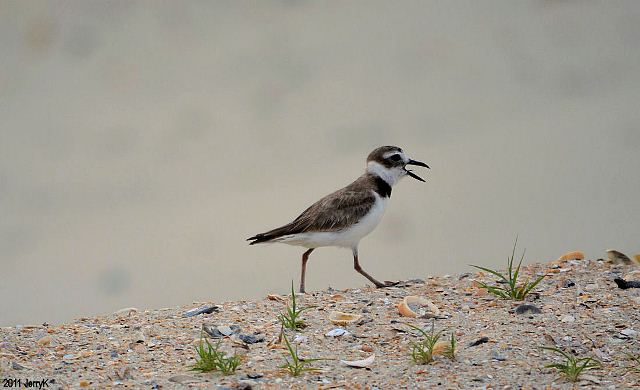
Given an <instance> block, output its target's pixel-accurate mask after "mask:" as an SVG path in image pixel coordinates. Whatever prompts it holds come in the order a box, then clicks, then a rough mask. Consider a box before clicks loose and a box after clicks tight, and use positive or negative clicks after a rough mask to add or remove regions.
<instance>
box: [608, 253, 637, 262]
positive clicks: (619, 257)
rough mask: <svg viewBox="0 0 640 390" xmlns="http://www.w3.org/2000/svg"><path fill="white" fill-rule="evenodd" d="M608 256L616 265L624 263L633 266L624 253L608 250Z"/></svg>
mask: <svg viewBox="0 0 640 390" xmlns="http://www.w3.org/2000/svg"><path fill="white" fill-rule="evenodd" d="M607 256H608V257H609V260H611V261H613V262H614V263H616V264H617V263H623V264H631V259H630V258H629V257H628V256H627V255H625V254H624V253H622V252H618V251H617V250H615V249H607Z"/></svg>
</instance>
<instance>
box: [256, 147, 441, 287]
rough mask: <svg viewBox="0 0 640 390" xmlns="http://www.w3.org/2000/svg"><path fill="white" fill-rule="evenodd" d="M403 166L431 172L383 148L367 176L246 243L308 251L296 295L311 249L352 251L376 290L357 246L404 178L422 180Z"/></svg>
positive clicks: (377, 151)
mask: <svg viewBox="0 0 640 390" xmlns="http://www.w3.org/2000/svg"><path fill="white" fill-rule="evenodd" d="M407 165H417V166H421V167H426V168H429V166H428V165H427V164H425V163H423V162H420V161H415V160H412V159H410V158H409V157H407V155H406V154H405V153H404V152H403V151H402V149H400V148H399V147H397V146H382V147H379V148H377V149H375V150H374V151H373V152H371V153H370V154H369V156H368V157H367V168H366V171H365V173H364V174H363V175H362V176H360V177H359V178H358V179H356V181H354V182H353V183H351V184H349V185H348V186H346V187H344V188H342V189H340V190H338V191H336V192H334V193H332V194H329V195H327V196H325V197H324V198H322V199H320V200H319V201H317V202H316V203H314V204H313V205H311V207H309V208H308V209H306V210H305V211H304V212H303V213H302V214H300V216H299V217H298V218H296V219H295V220H293V222H291V223H288V224H286V225H284V226H282V227H279V228H276V229H273V230H270V231H268V232H266V233H260V234H256V235H255V236H253V237H250V238H248V239H247V241H251V243H250V244H249V245H253V244H261V243H273V242H281V243H285V244H289V245H297V246H302V247H305V248H309V249H308V250H307V251H306V252H304V254H303V255H302V273H301V275H300V292H304V280H305V271H306V266H307V261H308V260H309V255H310V254H311V252H313V250H314V249H316V248H319V247H323V246H336V247H343V248H351V250H352V252H353V267H354V268H355V270H356V271H357V272H359V273H360V274H362V275H363V276H364V277H365V278H367V279H369V281H371V283H373V284H375V285H376V287H387V286H391V285H393V284H394V283H391V282H385V283H381V282H379V281H377V280H376V279H374V278H373V277H372V276H371V275H369V274H368V273H367V272H365V270H363V269H362V267H361V266H360V263H359V261H358V243H359V242H360V240H361V239H362V238H363V237H364V236H366V235H367V234H369V233H371V232H372V231H373V229H375V227H376V226H377V225H378V223H379V222H380V219H381V218H382V215H383V214H384V211H385V208H386V205H387V201H388V200H389V197H390V196H391V187H393V185H394V184H396V183H397V182H398V181H399V180H400V179H401V178H403V177H404V176H407V175H408V176H411V177H413V178H414V179H416V180H419V181H422V182H424V180H423V179H422V178H421V177H420V176H418V175H416V174H415V173H413V172H412V171H410V170H408V169H407Z"/></svg>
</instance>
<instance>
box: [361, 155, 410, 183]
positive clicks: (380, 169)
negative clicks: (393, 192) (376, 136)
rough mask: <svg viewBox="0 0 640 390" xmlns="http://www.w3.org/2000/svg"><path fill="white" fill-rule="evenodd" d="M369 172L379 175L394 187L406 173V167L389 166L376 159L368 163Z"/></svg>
mask: <svg viewBox="0 0 640 390" xmlns="http://www.w3.org/2000/svg"><path fill="white" fill-rule="evenodd" d="M367 173H368V174H370V175H373V176H377V177H379V178H380V179H382V180H383V181H384V182H385V183H387V185H389V187H393V186H394V185H395V184H396V183H397V182H398V181H399V180H400V179H401V178H402V177H403V176H404V175H405V172H404V169H403V168H401V167H395V168H387V167H385V166H383V165H382V164H380V163H378V162H375V161H369V162H368V163H367Z"/></svg>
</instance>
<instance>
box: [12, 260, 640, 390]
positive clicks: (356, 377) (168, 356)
mask: <svg viewBox="0 0 640 390" xmlns="http://www.w3.org/2000/svg"><path fill="white" fill-rule="evenodd" d="M541 273H548V276H547V277H546V278H545V279H544V280H543V281H542V283H540V284H539V285H538V287H537V288H536V289H535V290H534V293H532V294H531V295H529V297H528V298H527V302H526V303H528V304H531V305H534V306H535V307H537V308H538V309H540V310H541V313H539V314H533V313H530V312H529V313H525V314H518V313H517V312H516V310H515V309H516V307H517V306H518V305H520V304H522V303H523V302H515V301H510V300H505V299H500V298H496V297H494V296H492V295H488V294H486V291H485V290H483V289H481V288H479V287H478V285H477V281H478V280H485V281H490V280H492V279H491V278H490V277H489V276H488V275H487V274H483V273H474V274H462V275H457V276H444V277H426V278H425V279H424V280H421V279H416V280H413V281H408V282H402V283H400V284H399V285H398V286H396V287H392V288H386V289H374V288H371V287H364V288H360V289H351V290H345V291H337V290H328V291H321V292H313V293H309V294H304V295H298V304H299V305H302V306H313V308H311V309H309V310H307V311H305V312H304V313H303V315H302V318H303V320H304V321H305V322H306V324H307V327H306V328H304V329H302V330H300V331H298V332H293V331H287V332H286V335H287V338H288V339H289V340H291V341H292V342H293V343H294V345H295V346H296V347H297V348H298V353H299V355H300V356H301V357H303V358H323V359H327V360H322V361H317V362H314V363H313V366H314V367H317V368H318V369H319V370H318V371H315V372H306V373H303V374H302V375H300V376H299V377H292V376H290V375H289V374H288V373H287V372H286V371H284V370H283V369H281V368H280V366H281V365H282V364H283V363H284V360H285V357H287V356H288V354H287V351H286V349H285V348H284V346H283V345H282V343H278V336H279V334H280V331H281V326H280V324H279V322H278V320H277V318H276V316H277V313H279V312H282V311H284V310H285V305H286V302H287V301H288V298H289V297H281V296H277V295H273V296H270V297H265V298H264V299H262V300H258V301H251V302H249V301H237V302H224V303H223V302H196V303H194V304H192V305H187V306H183V307H174V308H165V309H159V310H144V311H142V310H137V309H134V308H131V309H123V310H120V311H118V312H116V313H113V314H111V315H108V316H102V317H92V318H80V319H77V320H76V321H74V322H72V323H68V324H64V325H60V326H51V325H47V324H43V325H38V326H21V327H10V328H1V330H0V335H1V340H2V341H1V342H0V360H1V370H2V371H1V373H0V377H2V379H3V382H4V385H5V387H6V386H7V385H8V384H10V383H9V382H7V381H10V380H21V381H22V382H21V385H22V386H23V387H24V386H25V381H27V380H34V381H36V380H43V379H44V380H48V382H46V385H47V386H48V388H80V387H84V388H163V389H173V388H185V387H189V388H214V389H215V388H287V387H292V388H304V387H308V388H325V389H326V388H370V389H376V388H379V389H395V388H416V387H419V388H434V387H439V388H492V389H498V388H503V389H507V388H512V389H516V388H526V389H538V388H572V386H573V384H571V383H569V382H568V381H567V380H566V379H564V378H562V377H560V376H559V375H558V372H556V371H555V370H553V369H548V368H544V366H545V365H546V364H550V363H553V362H558V361H559V359H558V358H557V356H556V355H554V354H553V353H550V352H546V351H544V350H542V349H541V348H540V346H543V345H547V346H549V345H551V346H557V347H558V348H561V349H563V350H565V351H569V352H573V353H575V354H576V355H577V356H578V357H592V358H594V359H597V360H599V361H600V362H601V363H602V366H601V368H596V369H592V370H588V371H585V372H584V374H583V375H582V379H581V380H579V381H578V382H577V386H578V387H581V388H582V387H584V388H611V389H613V388H618V389H622V388H630V387H637V386H640V374H637V373H633V372H627V369H626V367H628V366H630V361H629V360H628V358H627V357H626V356H625V354H626V353H633V354H638V352H639V351H640V348H639V346H638V342H637V332H636V331H639V330H640V329H639V328H640V327H639V326H638V323H639V321H638V320H639V315H638V310H637V308H638V304H639V303H640V290H639V289H626V290H622V289H619V288H618V287H617V286H616V284H615V283H614V282H613V279H614V278H616V277H626V278H632V279H640V278H638V277H637V272H636V271H634V266H632V265H624V264H612V263H610V262H609V261H603V260H569V261H557V262H552V263H548V264H534V265H530V266H526V267H523V271H522V274H523V276H524V277H525V278H532V277H534V275H536V274H541ZM410 295H414V296H420V297H423V298H426V299H428V300H430V301H431V302H433V303H434V304H435V305H436V306H437V307H438V309H439V310H440V313H439V315H438V316H437V317H436V318H435V319H433V318H426V317H429V311H428V310H427V312H426V313H427V314H426V315H425V318H410V317H403V316H401V315H400V314H399V311H398V307H397V305H398V303H400V302H402V300H403V299H404V297H406V296H410ZM201 306H210V307H212V308H211V309H210V311H212V312H211V313H210V314H206V313H205V314H198V315H195V316H191V317H187V316H185V313H187V312H188V311H189V310H191V309H194V308H197V307H201ZM333 311H340V312H346V313H352V314H356V315H359V316H361V318H360V319H359V320H358V321H356V322H355V323H353V324H348V325H346V326H337V325H335V324H333V323H332V322H331V321H330V320H329V317H330V313H332V312H333ZM405 323H410V324H412V325H415V326H418V327H421V328H423V329H428V328H429V327H430V326H431V324H432V323H433V324H435V328H436V330H437V331H443V338H449V337H450V335H451V334H452V333H453V334H454V335H455V337H456V339H457V349H456V356H455V359H453V360H451V359H449V358H447V357H444V356H442V355H437V356H436V357H435V361H434V362H432V363H431V364H428V365H419V364H415V363H414V362H413V361H412V360H411V357H410V352H411V343H412V342H416V341H419V339H420V337H419V335H418V334H417V332H415V331H414V330H412V329H411V328H410V327H408V326H407V325H405ZM203 326H205V327H207V329H209V330H210V331H211V332H212V333H215V331H216V330H218V331H219V332H222V333H231V335H229V336H224V337H222V338H220V339H219V340H221V349H222V350H224V351H226V352H227V353H228V354H233V353H235V354H238V355H240V356H241V359H242V362H241V365H240V367H239V368H238V370H237V371H236V372H235V373H234V374H232V375H228V376H224V375H221V374H220V373H215V372H213V373H211V372H210V373H197V372H194V371H190V370H189V368H190V366H191V365H192V364H193V363H194V362H195V358H196V354H195V352H194V345H196V344H197V343H198V340H199V338H200V335H201V333H202V328H203ZM227 326H228V327H227ZM337 328H340V329H344V330H346V331H348V333H347V334H344V335H342V336H339V337H331V336H327V333H328V332H330V331H332V330H333V331H334V333H340V331H335V329H337ZM234 332H235V333H234ZM251 336H254V337H251ZM483 338H485V339H484V340H486V342H483V343H482V342H481V341H482V340H483ZM241 339H244V340H245V341H249V342H251V343H250V344H247V343H245V342H243V341H242V340H241ZM260 340H262V341H260ZM215 342H216V341H215V340H214V343H215ZM474 344H477V345H474ZM373 355H375V357H374V358H373V362H372V363H371V364H370V365H368V366H367V367H365V368H352V367H349V366H347V365H346V364H345V363H343V362H341V360H359V359H367V358H370V360H371V356H373ZM15 383H16V382H13V384H15Z"/></svg>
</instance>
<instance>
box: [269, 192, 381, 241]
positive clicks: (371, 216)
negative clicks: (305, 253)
mask: <svg viewBox="0 0 640 390" xmlns="http://www.w3.org/2000/svg"><path fill="white" fill-rule="evenodd" d="M374 195H375V197H376V202H375V204H374V205H373V207H372V208H371V210H369V213H367V215H365V216H364V217H363V218H362V219H361V220H360V221H359V222H358V223H356V224H355V225H353V226H351V227H349V228H346V229H343V230H339V231H335V232H309V233H300V234H293V235H290V236H283V237H280V238H279V239H277V240H274V241H277V242H282V243H285V244H289V245H298V246H303V247H307V248H319V247H323V246H338V247H345V248H355V247H357V246H358V242H360V240H361V239H362V238H363V237H364V236H366V235H367V234H369V233H371V232H372V231H373V229H375V228H376V226H378V223H380V220H381V219H382V216H383V215H384V211H385V209H386V207H387V200H388V199H389V198H382V197H380V195H378V194H377V193H375V192H374Z"/></svg>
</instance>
